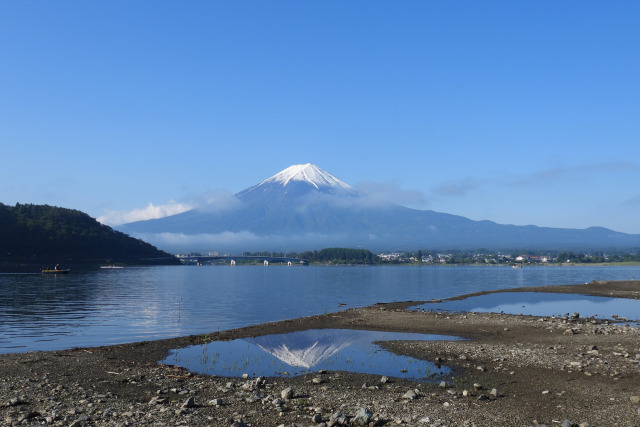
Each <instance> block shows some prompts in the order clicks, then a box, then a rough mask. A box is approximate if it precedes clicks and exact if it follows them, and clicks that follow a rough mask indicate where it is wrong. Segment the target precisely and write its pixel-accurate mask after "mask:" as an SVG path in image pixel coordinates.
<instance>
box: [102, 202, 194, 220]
mask: <svg viewBox="0 0 640 427" xmlns="http://www.w3.org/2000/svg"><path fill="white" fill-rule="evenodd" d="M190 209H193V207H192V206H191V205H189V204H185V203H178V202H174V201H170V202H169V203H167V204H165V205H157V206H156V205H154V204H153V203H151V202H149V204H147V206H146V207H144V208H139V209H133V210H131V211H115V210H106V211H105V214H104V215H102V216H100V217H98V221H99V222H101V223H103V224H108V225H120V224H126V223H129V222H135V221H146V220H148V219H158V218H164V217H165V216H169V215H176V214H179V213H182V212H186V211H188V210H190Z"/></svg>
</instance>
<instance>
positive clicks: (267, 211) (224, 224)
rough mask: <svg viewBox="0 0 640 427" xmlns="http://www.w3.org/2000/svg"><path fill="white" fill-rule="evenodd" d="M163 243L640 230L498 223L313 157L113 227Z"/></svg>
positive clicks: (583, 235) (460, 243)
mask: <svg viewBox="0 0 640 427" xmlns="http://www.w3.org/2000/svg"><path fill="white" fill-rule="evenodd" d="M116 228H117V229H118V230H120V231H123V232H125V233H128V234H131V235H133V236H135V237H139V238H141V239H143V240H145V241H148V242H150V243H152V244H154V245H155V246H158V247H160V248H163V249H165V250H172V251H182V250H200V251H203V250H204V251H207V250H218V251H234V250H235V251H238V250H247V251H253V250H294V251H295V250H307V249H314V248H322V247H331V246H340V247H364V248H367V249H371V250H394V249H397V250H411V249H474V248H480V247H483V248H491V249H522V248H529V249H536V248H540V249H563V250H564V249H611V248H617V249H621V248H632V247H635V248H637V247H640V235H635V234H625V233H619V232H615V231H612V230H609V229H606V228H601V227H591V228H587V229H567V228H548V227H537V226H533V225H529V226H515V225H501V224H497V223H495V222H492V221H474V220H470V219H468V218H464V217H462V216H457V215H450V214H446V213H440V212H434V211H431V210H418V209H411V208H407V207H404V206H400V205H397V204H392V203H387V202H380V201H377V200H375V198H373V197H370V196H369V195H368V194H365V193H361V192H359V191H357V190H356V189H354V188H353V187H351V186H350V185H349V184H347V183H345V182H343V181H342V180H340V179H338V178H336V177H335V176H333V175H331V174H330V173H329V172H327V171H325V170H323V169H321V168H319V167H317V166H315V165H313V164H310V163H307V164H303V165H293V166H290V167H288V168H287V169H285V170H283V171H281V172H279V173H278V174H276V175H274V176H272V177H271V178H268V179H266V180H264V181H262V182H261V183H259V184H257V185H254V186H252V187H249V188H247V189H245V190H243V191H241V192H239V193H237V194H235V197H234V203H233V204H232V206H231V207H228V206H227V207H225V208H224V209H223V208H222V207H217V206H215V205H213V206H211V205H209V206H203V207H199V208H196V209H192V210H190V211H187V212H183V213H181V214H177V215H172V216H168V217H165V218H160V219H153V220H147V221H138V222H133V223H129V224H124V225H121V226H118V227H116Z"/></svg>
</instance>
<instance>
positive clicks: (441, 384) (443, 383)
mask: <svg viewBox="0 0 640 427" xmlns="http://www.w3.org/2000/svg"><path fill="white" fill-rule="evenodd" d="M439 386H440V388H447V383H446V382H444V381H440V385H439Z"/></svg>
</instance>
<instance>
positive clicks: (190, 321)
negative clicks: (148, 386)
mask: <svg viewBox="0 0 640 427" xmlns="http://www.w3.org/2000/svg"><path fill="white" fill-rule="evenodd" d="M639 277H640V267H532V268H519V269H513V268H509V267H476V266H465V267H448V266H447V267H433V266H429V267H410V266H375V267H323V266H306V267H302V266H295V267H282V266H269V267H263V266H242V267H240V266H238V267H229V266H212V267H195V266H167V267H131V268H124V269H113V270H108V269H107V270H104V269H103V270H100V269H96V270H95V271H87V272H75V271H72V272H71V273H70V274H68V275H61V276H42V275H40V274H33V275H28V274H2V275H0V353H10V352H26V351H40V350H54V349H65V348H72V347H83V346H98V345H110V344H117V343H125V342H134V341H143V340H151V339H159V338H169V337H176V336H182V335H190V334H200V333H207V332H215V331H218V330H225V329H233V328H238V327H243V326H249V325H254V324H259V323H264V322H271V321H278V320H284V319H291V318H296V317H302V316H309V315H314V314H324V313H329V312H335V311H339V310H343V309H347V308H352V307H362V306H368V305H371V304H375V303H378V302H391V301H409V300H413V301H424V300H430V299H432V298H438V299H442V298H448V297H452V296H456V295H461V294H467V293H472V292H478V291H485V290H494V289H507V288H517V287H523V286H543V285H560V284H577V283H585V282H590V281H592V280H629V279H633V278H639Z"/></svg>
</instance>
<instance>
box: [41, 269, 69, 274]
mask: <svg viewBox="0 0 640 427" xmlns="http://www.w3.org/2000/svg"><path fill="white" fill-rule="evenodd" d="M70 271H71V269H70V268H66V269H61V268H45V269H44V270H41V273H42V274H67V273H68V272H70Z"/></svg>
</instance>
